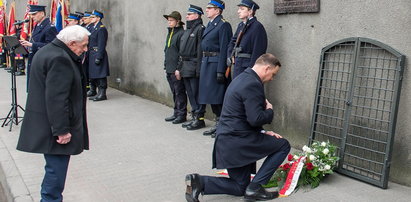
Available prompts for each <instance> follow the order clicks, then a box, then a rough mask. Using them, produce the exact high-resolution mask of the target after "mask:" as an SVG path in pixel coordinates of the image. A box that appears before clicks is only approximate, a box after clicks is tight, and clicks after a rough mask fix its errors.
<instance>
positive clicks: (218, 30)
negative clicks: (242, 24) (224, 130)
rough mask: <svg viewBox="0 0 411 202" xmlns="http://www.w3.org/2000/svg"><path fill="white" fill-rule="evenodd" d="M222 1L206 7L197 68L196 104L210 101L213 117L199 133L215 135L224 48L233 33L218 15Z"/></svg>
mask: <svg viewBox="0 0 411 202" xmlns="http://www.w3.org/2000/svg"><path fill="white" fill-rule="evenodd" d="M224 8H225V3H224V2H223V1H221V0H211V1H210V2H209V3H208V5H207V8H206V14H207V18H209V19H210V22H209V23H208V25H207V27H206V29H205V30H204V33H203V39H202V42H201V47H202V49H203V59H202V62H201V71H200V92H199V102H200V104H211V109H212V110H213V113H214V114H215V116H216V125H215V126H213V127H212V128H211V129H210V130H208V131H205V132H204V133H203V135H211V136H212V137H214V136H215V131H216V127H217V124H218V120H219V117H220V114H221V109H222V105H223V99H224V93H225V90H226V87H227V79H226V77H225V73H226V70H227V65H226V64H227V63H226V62H227V47H228V44H229V43H230V40H231V37H232V36H233V33H232V30H231V25H230V23H228V22H227V21H226V20H224V18H223V16H222V15H221V14H222V12H223V10H224Z"/></svg>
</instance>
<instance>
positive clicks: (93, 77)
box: [88, 10, 110, 101]
mask: <svg viewBox="0 0 411 202" xmlns="http://www.w3.org/2000/svg"><path fill="white" fill-rule="evenodd" d="M90 17H91V23H93V24H94V26H93V27H92V29H91V35H90V37H89V44H88V45H89V52H88V62H89V79H90V91H91V90H92V89H96V86H97V87H98V93H97V95H96V96H94V97H91V98H90V99H91V100H93V101H101V100H107V95H106V89H107V76H110V71H109V64H108V55H107V51H106V45H107V39H108V32H107V29H106V27H105V26H104V25H103V23H101V19H103V18H104V14H103V13H102V12H100V11H97V10H94V11H93V12H92V14H91V16H90Z"/></svg>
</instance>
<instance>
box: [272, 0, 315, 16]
mask: <svg viewBox="0 0 411 202" xmlns="http://www.w3.org/2000/svg"><path fill="white" fill-rule="evenodd" d="M318 12H320V0H274V13H275V14H286V13H318Z"/></svg>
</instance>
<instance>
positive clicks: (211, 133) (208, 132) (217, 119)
mask: <svg viewBox="0 0 411 202" xmlns="http://www.w3.org/2000/svg"><path fill="white" fill-rule="evenodd" d="M219 120H220V117H217V118H216V119H215V125H214V126H213V127H211V128H210V129H209V130H207V131H204V133H203V135H205V136H209V135H211V137H212V138H214V137H215V132H216V131H217V126H218V121H219Z"/></svg>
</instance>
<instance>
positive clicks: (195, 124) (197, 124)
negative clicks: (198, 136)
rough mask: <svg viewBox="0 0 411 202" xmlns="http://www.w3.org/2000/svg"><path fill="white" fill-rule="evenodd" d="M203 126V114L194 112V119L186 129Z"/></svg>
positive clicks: (195, 128) (196, 128)
mask: <svg viewBox="0 0 411 202" xmlns="http://www.w3.org/2000/svg"><path fill="white" fill-rule="evenodd" d="M204 127H205V122H204V116H201V115H198V114H195V115H194V121H193V123H191V125H189V126H187V130H198V129H200V128H204Z"/></svg>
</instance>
